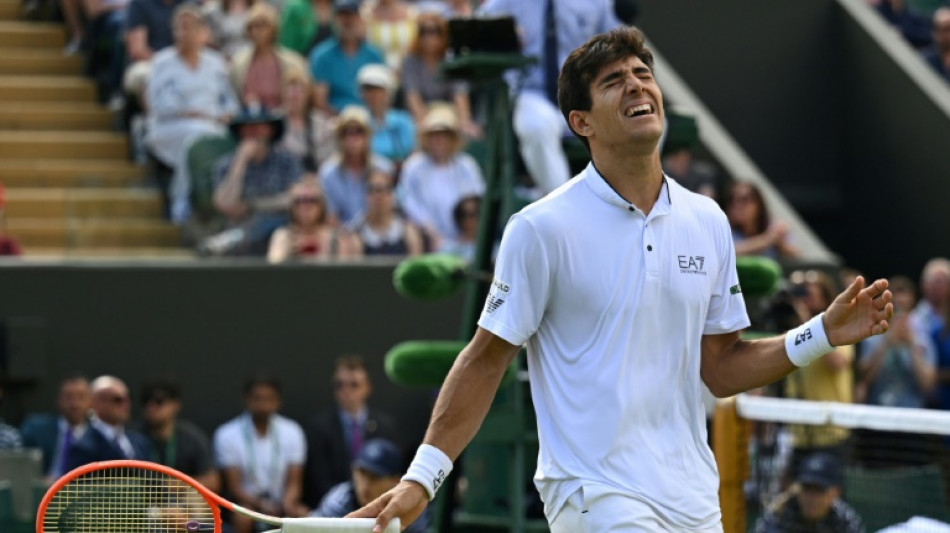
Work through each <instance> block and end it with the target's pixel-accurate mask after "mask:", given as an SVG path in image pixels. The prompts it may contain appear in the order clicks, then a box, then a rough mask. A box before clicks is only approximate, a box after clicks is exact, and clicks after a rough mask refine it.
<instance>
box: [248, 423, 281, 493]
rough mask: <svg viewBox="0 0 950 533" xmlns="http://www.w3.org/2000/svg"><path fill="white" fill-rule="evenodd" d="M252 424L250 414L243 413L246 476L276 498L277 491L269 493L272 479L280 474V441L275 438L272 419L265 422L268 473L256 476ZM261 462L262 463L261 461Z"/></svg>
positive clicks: (275, 430) (255, 452) (255, 451)
mask: <svg viewBox="0 0 950 533" xmlns="http://www.w3.org/2000/svg"><path fill="white" fill-rule="evenodd" d="M254 432H255V428H254V424H253V423H252V422H251V415H245V417H244V431H243V434H244V444H245V446H246V447H247V474H248V477H249V478H251V479H252V480H253V481H254V486H255V487H256V488H257V489H258V490H260V491H265V492H267V493H268V494H269V496H270V497H271V498H276V497H277V496H279V491H277V492H274V493H271V489H272V488H273V486H272V485H273V483H274V480H276V479H278V475H279V474H280V442H279V440H278V438H277V428H276V427H275V424H274V419H273V418H271V420H270V421H269V422H268V423H267V438H268V440H269V441H270V444H271V446H270V448H271V453H270V456H271V457H270V467H269V470H270V475H268V476H266V477H265V479H264V480H263V482H262V480H261V479H260V478H259V476H258V470H257V447H256V446H255V445H254V440H255V439H254ZM262 464H263V463H262Z"/></svg>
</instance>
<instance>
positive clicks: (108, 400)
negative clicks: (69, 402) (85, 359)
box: [65, 376, 149, 472]
mask: <svg viewBox="0 0 950 533" xmlns="http://www.w3.org/2000/svg"><path fill="white" fill-rule="evenodd" d="M90 387H91V389H92V416H91V417H90V420H89V429H87V430H86V432H85V433H83V436H82V437H81V438H80V439H79V440H78V441H76V443H75V444H73V446H72V448H70V450H69V459H67V461H66V468H65V471H66V472H69V471H70V470H72V469H74V468H78V467H80V466H82V465H86V464H89V463H95V462H99V461H114V460H118V459H139V460H143V461H147V460H148V458H149V443H148V439H146V438H145V436H144V435H142V434H141V433H139V432H137V431H134V430H131V429H127V428H126V427H125V425H126V424H127V423H128V422H129V415H130V412H131V402H130V401H129V389H128V387H126V386H125V383H124V382H123V381H122V380H121V379H119V378H116V377H113V376H99V377H98V378H96V379H94V380H93V381H92V383H91V384H90Z"/></svg>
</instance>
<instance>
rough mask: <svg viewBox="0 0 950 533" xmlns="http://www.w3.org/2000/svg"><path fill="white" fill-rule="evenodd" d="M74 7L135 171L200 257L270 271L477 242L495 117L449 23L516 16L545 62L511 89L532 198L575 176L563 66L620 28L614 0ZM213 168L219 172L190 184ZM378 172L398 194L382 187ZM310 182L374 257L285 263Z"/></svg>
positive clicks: (327, 222)
mask: <svg viewBox="0 0 950 533" xmlns="http://www.w3.org/2000/svg"><path fill="white" fill-rule="evenodd" d="M72 1H73V0H61V2H62V4H63V5H62V7H63V12H64V15H65V16H66V17H65V18H66V19H67V22H68V27H69V31H70V34H71V35H70V37H71V40H70V44H69V46H67V50H66V52H67V53H70V54H72V53H77V52H82V53H84V54H85V56H86V59H87V64H88V66H89V68H88V69H87V70H88V72H89V74H90V75H92V76H95V78H96V79H97V81H98V82H99V87H100V89H101V90H100V95H101V99H102V101H103V102H106V101H107V102H108V103H109V106H110V108H112V109H114V110H122V111H123V117H124V119H125V120H124V121H123V122H124V124H125V126H126V128H127V130H128V133H129V136H130V138H131V139H130V140H131V143H130V145H131V146H132V147H133V152H134V153H133V159H134V160H135V161H137V162H139V163H143V164H144V163H148V167H149V168H150V169H152V170H153V172H152V174H153V178H154V182H155V183H156V185H157V186H158V187H159V188H160V189H162V190H163V192H164V193H165V194H166V200H167V202H166V212H167V216H168V217H169V219H170V220H171V221H172V222H174V223H175V224H177V225H180V226H182V228H183V230H184V231H183V235H184V236H185V238H186V241H187V244H188V245H191V246H194V247H195V248H196V249H197V250H198V251H200V252H201V253H203V254H208V255H258V256H264V255H265V254H267V251H268V250H269V249H272V250H275V251H274V253H273V254H271V255H272V260H275V261H276V260H277V259H275V258H277V257H280V258H281V260H288V259H291V258H296V257H306V256H314V255H315V256H322V257H354V256H363V255H367V256H368V255H380V254H389V255H393V254H399V255H402V254H416V253H420V252H429V251H443V250H445V251H452V250H466V249H467V248H468V246H467V244H466V243H465V242H456V240H457V239H463V238H464V239H470V238H471V236H470V235H466V233H467V232H466V231H465V230H464V229H463V228H462V226H461V225H460V224H461V223H464V224H466V225H468V226H469V227H471V224H470V222H469V218H470V217H468V216H467V215H466V216H462V217H459V216H455V213H456V212H459V213H462V214H466V213H468V211H470V210H466V209H462V207H461V206H460V204H459V202H460V201H461V200H462V199H463V198H468V197H471V196H473V195H481V194H483V193H484V189H485V183H484V178H483V177H482V175H481V167H480V166H479V165H478V164H477V163H476V161H475V160H474V159H473V158H472V157H470V156H468V155H467V154H466V153H465V151H464V150H465V146H466V144H467V143H469V142H473V141H475V142H478V141H479V140H481V139H482V138H483V136H484V135H485V132H484V131H483V130H484V124H483V123H482V122H481V121H480V120H481V119H480V117H483V116H484V113H482V114H479V113H477V111H478V109H477V108H478V106H477V105H475V104H476V102H473V93H472V87H470V84H469V82H467V81H465V80H457V79H448V78H447V77H445V76H444V75H443V73H442V70H441V67H442V65H443V63H444V62H445V61H446V59H447V57H448V56H449V54H450V50H449V48H450V47H449V44H450V39H449V24H448V21H449V19H450V18H453V17H472V16H475V15H488V16H494V15H510V16H513V17H514V19H515V22H516V25H517V28H518V30H517V31H518V35H519V38H520V40H521V46H522V51H523V53H524V54H527V55H532V56H536V57H538V59H539V62H538V65H536V66H534V67H530V68H527V69H526V70H524V71H523V72H520V73H515V72H512V73H511V76H510V79H509V80H508V81H509V82H510V83H511V86H512V88H513V89H515V90H517V93H518V94H517V98H516V99H515V100H514V102H515V105H514V115H513V126H514V130H515V132H516V133H517V135H518V138H519V146H520V149H521V155H522V158H523V161H524V166H525V168H526V170H527V174H528V175H529V177H528V182H529V184H530V185H529V187H533V188H529V193H528V197H529V198H530V197H535V198H536V197H539V196H541V195H543V194H546V193H547V192H549V191H551V190H553V189H554V188H555V187H557V186H558V185H560V184H562V183H564V182H566V181H567V180H568V179H569V177H570V174H569V172H570V171H569V167H568V161H567V157H566V155H565V152H564V150H563V148H562V142H563V141H564V140H565V138H568V137H570V132H569V131H567V129H566V128H565V123H564V119H563V117H561V115H560V112H559V111H558V110H557V107H556V104H555V102H556V94H555V91H554V90H553V88H554V87H555V85H556V79H557V73H558V71H559V67H560V65H561V63H562V62H563V61H564V59H565V57H566V55H567V54H568V53H569V52H570V51H571V50H572V49H573V48H575V47H577V46H579V45H580V44H582V43H583V42H584V41H586V40H587V38H589V37H590V36H591V35H593V34H595V33H598V32H601V31H605V30H608V29H611V28H613V27H616V26H619V25H621V24H622V22H621V21H620V20H619V19H618V18H617V14H616V13H617V11H616V8H615V5H614V2H613V1H612V0H596V1H594V2H590V1H588V0H584V1H580V0H570V1H568V0H559V1H558V2H513V1H509V0H488V1H478V0H475V1H473V0H86V1H85V2H84V3H82V4H74V3H71V2H72ZM66 4H69V5H68V6H67V5H66ZM83 20H85V21H87V22H88V23H86V24H83ZM628 22H629V21H628ZM249 116H259V117H264V116H269V117H272V118H273V120H272V121H269V122H271V123H272V126H273V122H275V121H277V120H280V121H281V123H282V124H281V126H280V127H272V128H271V129H272V133H273V134H272V135H271V136H270V142H269V143H265V144H268V146H267V147H266V148H265V147H263V146H260V147H259V149H257V150H256V151H255V150H252V149H251V148H250V143H249V142H248V138H247V137H246V135H250V134H248V133H247V131H248V130H249V128H248V127H245V126H248V123H247V117H249ZM265 122H266V121H265ZM229 132H232V133H237V134H238V137H237V138H236V141H237V147H235V148H234V150H233V151H232V152H230V153H217V154H213V153H212V152H213V151H202V152H194V149H195V147H196V146H198V145H199V144H201V142H202V141H204V140H206V139H208V138H226V137H227V136H228V135H229ZM252 152H253V153H252ZM194 153H199V155H200V156H201V157H205V158H208V159H210V158H212V157H214V158H217V157H220V160H218V161H213V162H211V161H203V162H201V161H198V162H196V160H195V157H196V156H194ZM285 154H286V156H287V157H284V155H285ZM288 158H291V159H293V160H295V163H289V162H288ZM209 166H210V167H211V168H213V171H212V172H211V175H210V176H209V175H207V173H206V172H204V171H201V172H198V173H197V174H198V175H195V176H192V175H191V173H192V172H194V171H195V169H196V168H198V167H201V168H205V167H209ZM268 173H269V174H272V175H273V174H275V173H279V174H280V179H269V178H268V177H267V176H266V174H268ZM244 174H247V175H244ZM255 174H256V176H255ZM262 174H264V176H262ZM380 174H381V175H380ZM377 175H379V176H378V177H376V178H374V179H376V180H378V181H380V182H384V181H387V180H388V181H389V182H390V185H389V186H388V188H389V189H392V190H391V191H390V192H389V193H387V192H383V189H385V188H387V186H383V185H374V187H373V191H371V190H370V186H369V181H370V177H371V176H377ZM299 181H309V182H312V183H313V184H314V186H313V187H316V188H317V189H319V194H320V196H321V198H322V206H321V207H320V210H321V213H322V214H321V215H320V216H319V217H318V218H320V219H321V220H322V221H321V222H319V224H318V225H321V228H322V229H321V232H322V234H324V235H326V234H327V233H328V232H327V231H323V230H330V229H332V231H330V232H329V233H332V235H334V240H333V242H338V243H340V244H342V243H344V242H347V241H352V242H354V243H356V245H357V248H361V249H358V250H355V251H353V252H346V251H344V249H345V248H347V246H345V245H343V246H340V247H339V250H337V249H336V247H331V248H334V250H333V251H332V252H331V251H328V250H324V251H323V252H320V253H300V254H298V253H289V252H288V251H287V250H289V249H290V248H292V247H290V248H289V247H288V235H289V233H288V231H298V230H300V228H299V227H297V226H299V222H297V221H298V220H299V217H297V216H296V214H295V210H298V209H297V206H292V205H291V203H290V202H289V193H290V189H291V188H292V187H293V186H294V185H295V184H296V183H297V182H299ZM255 182H256V183H257V184H258V185H263V186H262V187H255V186H253V185H252V184H253V183H255ZM313 187H309V189H313ZM301 190H303V189H301ZM375 191H378V192H375ZM311 193H312V190H311ZM196 195H199V196H200V195H204V196H207V198H205V197H204V196H203V197H201V198H200V201H198V200H196ZM311 196H313V194H311ZM377 196H379V198H378V199H377V198H376V197H377ZM387 196H388V199H383V198H384V197H387ZM196 206H198V207H196ZM206 206H210V208H206ZM370 209H373V210H375V211H374V212H373V213H370V212H369V210H370ZM209 211H210V212H209ZM291 219H294V220H295V221H294V222H291ZM370 219H372V221H371V222H370ZM308 220H309V219H308ZM288 224H290V225H289V226H288ZM308 224H311V225H312V224H313V223H311V222H308ZM285 226H286V228H285V229H286V230H288V231H284V232H281V233H279V234H278V238H277V240H278V241H280V242H276V243H274V244H273V246H272V245H271V243H270V242H269V241H270V239H271V235H273V234H274V232H275V231H276V230H277V229H278V228H282V227H285ZM322 226H326V227H322ZM475 227H477V224H476V226H475ZM291 228H293V229H291ZM307 231H311V232H312V231H315V229H314V228H311V229H310V230H307ZM384 241H385V242H384ZM304 248H307V247H304ZM279 250H283V251H279Z"/></svg>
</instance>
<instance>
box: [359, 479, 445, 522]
mask: <svg viewBox="0 0 950 533" xmlns="http://www.w3.org/2000/svg"><path fill="white" fill-rule="evenodd" d="M428 504H429V494H428V493H426V489H424V488H422V485H420V484H418V483H416V482H415V481H402V482H400V483H399V484H398V485H396V486H395V487H393V488H392V489H391V490H390V491H389V492H387V493H385V494H383V495H382V496H380V497H379V498H376V499H375V500H373V501H371V502H369V503H368V504H367V505H366V506H365V507H363V508H362V509H357V510H356V511H353V512H352V513H350V514H348V515H346V518H375V519H376V525H375V526H373V533H382V532H383V530H385V529H386V526H388V525H389V522H391V521H392V519H393V518H399V520H400V521H401V525H402V528H403V529H406V527H408V526H409V524H411V523H413V522H414V521H415V520H416V519H417V518H419V515H421V514H422V511H425V508H426V505H428Z"/></svg>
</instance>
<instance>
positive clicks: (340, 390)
mask: <svg viewBox="0 0 950 533" xmlns="http://www.w3.org/2000/svg"><path fill="white" fill-rule="evenodd" d="M372 391H373V387H372V385H371V383H370V380H369V373H368V372H367V371H366V364H365V363H364V362H363V359H362V358H361V357H359V356H357V355H344V356H342V357H340V358H339V359H337V361H336V369H335V370H334V372H333V394H334V396H335V398H336V405H335V406H333V407H332V408H331V409H328V410H326V411H324V412H322V413H320V414H319V415H317V416H316V417H315V418H314V419H313V420H311V422H310V424H309V425H308V426H307V442H308V443H309V448H308V453H307V471H306V482H305V483H304V487H305V501H306V502H307V503H308V504H310V505H312V506H316V505H317V504H318V503H319V502H320V501H321V500H322V499H323V497H324V495H325V494H326V493H327V492H328V491H329V490H330V489H331V488H333V487H334V486H336V485H337V484H339V483H343V482H344V481H349V480H350V465H352V464H353V461H354V460H355V459H356V458H358V457H359V456H360V453H361V452H362V451H363V444H364V443H366V442H369V441H370V440H372V439H376V438H383V439H389V440H392V441H396V424H395V422H394V421H393V420H392V418H390V417H389V415H387V414H385V413H383V412H380V411H378V410H377V409H374V408H371V407H369V405H368V400H369V396H370V394H371V393H372Z"/></svg>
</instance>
